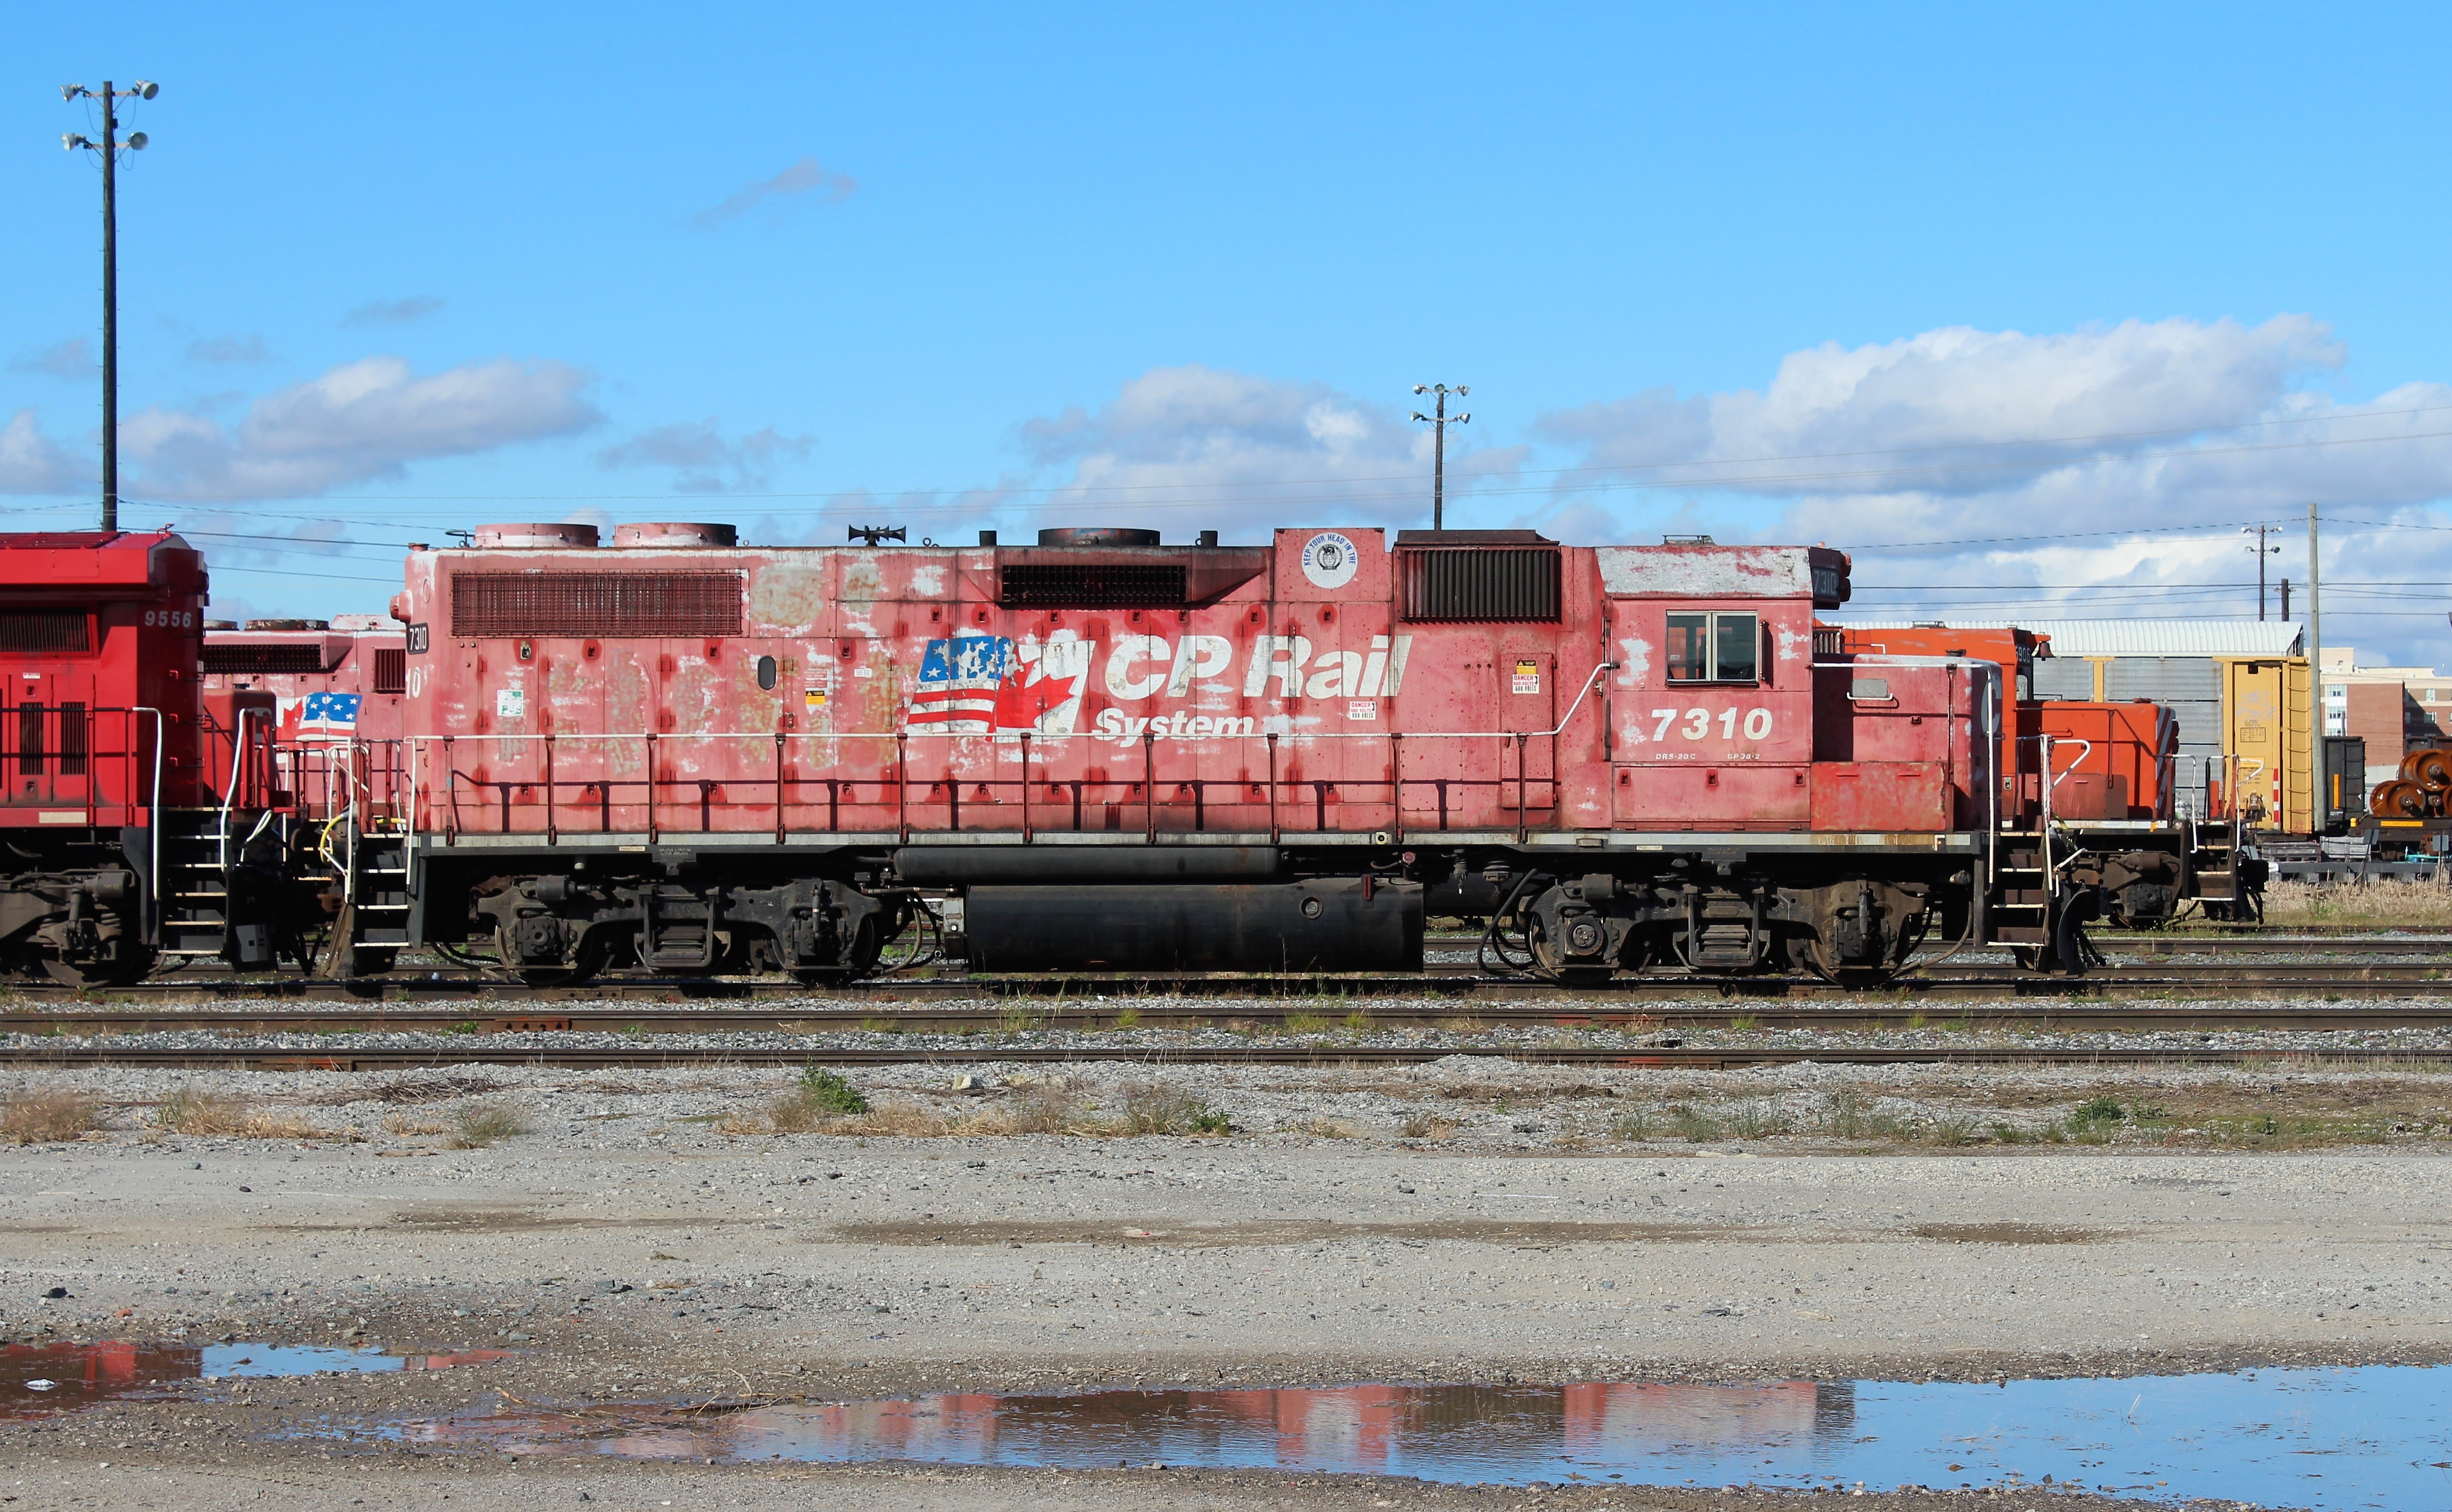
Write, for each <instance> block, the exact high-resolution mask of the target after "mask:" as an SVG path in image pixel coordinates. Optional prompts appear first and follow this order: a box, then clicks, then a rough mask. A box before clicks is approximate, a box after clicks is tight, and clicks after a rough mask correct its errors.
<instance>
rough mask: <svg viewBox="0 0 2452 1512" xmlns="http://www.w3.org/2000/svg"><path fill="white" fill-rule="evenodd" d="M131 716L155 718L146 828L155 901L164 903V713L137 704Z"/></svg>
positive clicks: (130, 710) (145, 705) (131, 710)
mask: <svg viewBox="0 0 2452 1512" xmlns="http://www.w3.org/2000/svg"><path fill="white" fill-rule="evenodd" d="M129 713H130V714H149V715H151V716H152V717H153V804H152V807H151V808H150V809H149V810H148V811H147V814H146V828H147V829H148V830H150V831H151V832H152V835H153V838H152V846H153V877H152V881H153V901H154V903H155V904H156V905H157V906H158V905H159V904H160V903H161V901H162V711H161V710H159V709H156V708H154V707H153V706H152V705H150V704H145V703H140V704H136V705H134V706H133V707H131V708H130V709H129Z"/></svg>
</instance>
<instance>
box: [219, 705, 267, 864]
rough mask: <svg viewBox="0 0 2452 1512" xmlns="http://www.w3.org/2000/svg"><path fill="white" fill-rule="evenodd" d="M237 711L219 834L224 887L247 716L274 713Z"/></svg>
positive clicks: (263, 710)
mask: <svg viewBox="0 0 2452 1512" xmlns="http://www.w3.org/2000/svg"><path fill="white" fill-rule="evenodd" d="M237 712H238V728H237V729H236V730H233V731H232V732H230V776H229V786H228V787H227V788H225V789H223V790H222V822H221V825H220V834H219V840H220V845H219V849H218V852H217V854H219V856H220V858H221V869H222V877H223V881H222V886H223V887H225V888H227V887H228V886H229V881H228V878H229V821H230V805H231V804H233V803H235V802H236V801H237V800H238V776H239V772H240V770H241V768H242V766H243V764H244V763H245V762H246V760H247V716H249V715H254V716H256V717H259V718H262V717H267V716H269V715H270V714H271V713H272V711H271V710H269V709H240V710H239V711H237Z"/></svg>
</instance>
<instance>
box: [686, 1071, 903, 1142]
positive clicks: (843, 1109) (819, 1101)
mask: <svg viewBox="0 0 2452 1512" xmlns="http://www.w3.org/2000/svg"><path fill="white" fill-rule="evenodd" d="M868 1110H869V1107H868V1099H867V1098H866V1097H863V1096H861V1095H860V1089H859V1088H857V1087H854V1086H853V1085H852V1084H851V1083H849V1082H847V1081H845V1080H843V1079H842V1078H841V1077H840V1076H839V1075H837V1074H836V1073H834V1072H833V1071H830V1070H825V1069H824V1068H822V1067H820V1066H806V1067H803V1068H801V1079H800V1081H799V1082H798V1083H796V1084H794V1086H793V1088H792V1090H790V1091H788V1092H785V1093H784V1094H783V1095H781V1097H778V1098H776V1099H775V1100H774V1101H773V1102H771V1103H768V1104H767V1105H766V1124H767V1129H769V1130H771V1131H773V1132H775V1133H778V1134H817V1133H824V1132H827V1131H829V1126H831V1125H833V1124H834V1123H836V1122H837V1121H839V1120H840V1119H842V1118H844V1117H847V1116H852V1115H857V1114H861V1113H865V1112H867V1111H868ZM716 1127H717V1128H718V1129H722V1130H723V1131H724V1132H725V1133H747V1132H753V1131H757V1130H755V1129H754V1126H753V1125H750V1124H748V1123H747V1121H744V1120H742V1119H741V1118H740V1117H739V1116H738V1115H734V1114H726V1115H725V1116H724V1117H723V1118H722V1119H720V1120H718V1122H717V1124H716Z"/></svg>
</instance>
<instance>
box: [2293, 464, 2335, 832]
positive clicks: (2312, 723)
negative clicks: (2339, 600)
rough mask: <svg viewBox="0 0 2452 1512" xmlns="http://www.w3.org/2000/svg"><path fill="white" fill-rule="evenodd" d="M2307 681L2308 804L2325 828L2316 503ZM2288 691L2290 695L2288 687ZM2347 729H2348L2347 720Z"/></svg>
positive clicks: (2311, 528)
mask: <svg viewBox="0 0 2452 1512" xmlns="http://www.w3.org/2000/svg"><path fill="white" fill-rule="evenodd" d="M2285 676H2286V674H2285ZM2307 685H2308V692H2309V701H2310V702H2312V703H2313V704H2314V705H2315V709H2314V711H2313V712H2312V713H2310V714H2309V716H2308V717H2307V806H2308V807H2309V808H2311V809H2313V810H2314V811H2315V814H2314V815H2313V817H2314V820H2315V828H2316V829H2317V830H2320V831H2321V830H2322V829H2323V827H2324V815H2325V814H2326V813H2327V810H2326V808H2325V798H2326V796H2327V795H2326V794H2325V792H2324V736H2325V735H2326V734H2327V733H2328V732H2327V731H2326V730H2325V728H2324V575H2323V570H2322V568H2321V566H2320V564H2319V562H2318V560H2317V541H2316V506H2315V505H2314V504H2309V505H2308V506H2307ZM2287 696H2288V690H2287V689H2284V697H2287ZM2346 696H2347V695H2346V690H2345V691H2344V697H2346ZM2347 733H2348V726H2347V724H2346V722H2344V724H2343V734H2347ZM2284 795H2285V797H2286V795H2287V789H2284Z"/></svg>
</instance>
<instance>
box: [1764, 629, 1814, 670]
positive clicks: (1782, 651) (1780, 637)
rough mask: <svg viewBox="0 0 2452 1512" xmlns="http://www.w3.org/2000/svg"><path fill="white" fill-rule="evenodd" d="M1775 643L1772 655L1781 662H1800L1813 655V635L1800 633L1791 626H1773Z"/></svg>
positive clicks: (1772, 634)
mask: <svg viewBox="0 0 2452 1512" xmlns="http://www.w3.org/2000/svg"><path fill="white" fill-rule="evenodd" d="M1770 633H1771V639H1772V640H1773V641H1774V642H1775V645H1774V647H1773V650H1772V653H1771V655H1772V656H1773V657H1775V658H1778V659H1779V660H1781V661H1799V660H1803V659H1805V658H1809V657H1810V656H1812V655H1813V633H1812V632H1811V631H1809V630H1808V631H1803V632H1799V631H1797V630H1796V629H1794V628H1793V627H1791V626H1789V625H1773V626H1771V632H1770Z"/></svg>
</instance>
